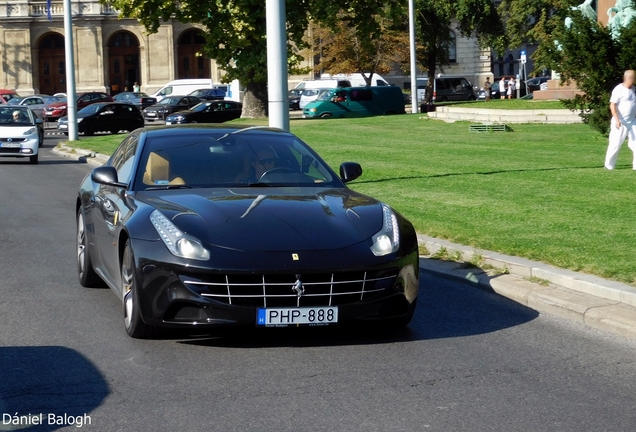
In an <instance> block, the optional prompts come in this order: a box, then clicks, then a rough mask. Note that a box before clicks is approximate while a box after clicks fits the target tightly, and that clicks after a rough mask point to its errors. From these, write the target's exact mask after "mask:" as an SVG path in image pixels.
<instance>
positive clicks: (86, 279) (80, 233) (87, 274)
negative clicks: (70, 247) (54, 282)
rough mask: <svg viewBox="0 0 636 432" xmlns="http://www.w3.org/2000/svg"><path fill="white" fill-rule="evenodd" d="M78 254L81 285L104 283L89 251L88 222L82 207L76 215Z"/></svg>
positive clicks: (88, 286)
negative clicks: (96, 270) (85, 219)
mask: <svg viewBox="0 0 636 432" xmlns="http://www.w3.org/2000/svg"><path fill="white" fill-rule="evenodd" d="M76 227H77V229H76V254H77V277H78V279H79V283H80V285H82V286H83V287H87V288H91V287H96V286H101V285H102V280H101V278H100V277H99V276H98V275H97V273H95V269H94V268H93V262H92V261H91V257H90V254H89V252H88V240H87V238H86V223H85V221H84V213H83V212H82V209H81V208H80V209H79V210H78V212H77V217H76Z"/></svg>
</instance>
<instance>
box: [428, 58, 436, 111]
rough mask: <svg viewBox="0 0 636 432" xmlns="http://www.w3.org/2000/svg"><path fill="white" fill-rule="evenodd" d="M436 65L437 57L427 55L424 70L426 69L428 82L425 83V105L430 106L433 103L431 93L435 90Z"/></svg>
mask: <svg viewBox="0 0 636 432" xmlns="http://www.w3.org/2000/svg"><path fill="white" fill-rule="evenodd" d="M436 63H437V56H436V55H435V54H434V53H432V52H431V53H429V55H428V64H427V65H426V68H427V69H428V72H427V74H428V82H427V83H426V98H425V102H426V103H427V104H431V103H432V102H433V91H434V89H435V87H434V84H435V67H436V66H437V65H436Z"/></svg>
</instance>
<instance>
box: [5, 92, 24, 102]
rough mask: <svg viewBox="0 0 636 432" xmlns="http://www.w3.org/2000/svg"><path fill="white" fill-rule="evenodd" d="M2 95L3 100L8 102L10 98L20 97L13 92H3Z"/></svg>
mask: <svg viewBox="0 0 636 432" xmlns="http://www.w3.org/2000/svg"><path fill="white" fill-rule="evenodd" d="M2 97H3V98H4V100H5V101H7V102H9V101H10V100H11V99H15V98H17V97H20V96H18V95H17V94H15V93H5V94H3V95H2Z"/></svg>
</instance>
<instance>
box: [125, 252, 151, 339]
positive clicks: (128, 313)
mask: <svg viewBox="0 0 636 432" xmlns="http://www.w3.org/2000/svg"><path fill="white" fill-rule="evenodd" d="M121 283H122V292H123V293H124V327H125V328H126V333H128V336H130V337H133V338H137V339H144V338H148V337H150V336H152V333H153V330H154V327H152V326H149V325H148V324H146V323H145V322H144V321H143V319H142V318H141V311H140V310H139V293H138V292H137V289H138V288H137V282H136V278H135V260H134V258H133V252H132V248H131V247H130V240H127V241H126V246H125V248H124V255H123V257H122V260H121Z"/></svg>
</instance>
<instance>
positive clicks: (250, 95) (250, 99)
mask: <svg viewBox="0 0 636 432" xmlns="http://www.w3.org/2000/svg"><path fill="white" fill-rule="evenodd" d="M263 117H267V83H265V82H258V83H250V84H248V85H247V86H246V87H245V94H244V95H243V112H242V113H241V118H263Z"/></svg>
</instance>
